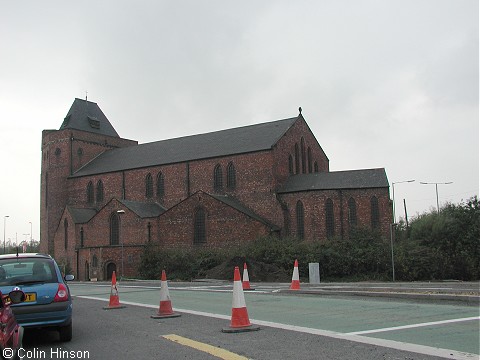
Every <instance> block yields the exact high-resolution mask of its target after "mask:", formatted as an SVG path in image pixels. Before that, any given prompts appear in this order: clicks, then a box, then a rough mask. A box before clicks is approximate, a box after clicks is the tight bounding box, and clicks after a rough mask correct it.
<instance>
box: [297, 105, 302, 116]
mask: <svg viewBox="0 0 480 360" xmlns="http://www.w3.org/2000/svg"><path fill="white" fill-rule="evenodd" d="M298 112H299V114H298V115H302V107H301V106H300V107H299V108H298Z"/></svg>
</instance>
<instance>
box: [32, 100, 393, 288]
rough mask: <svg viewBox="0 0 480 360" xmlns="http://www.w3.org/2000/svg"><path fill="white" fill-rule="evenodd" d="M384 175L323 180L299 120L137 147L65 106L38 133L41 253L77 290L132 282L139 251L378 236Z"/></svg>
mask: <svg viewBox="0 0 480 360" xmlns="http://www.w3.org/2000/svg"><path fill="white" fill-rule="evenodd" d="M391 219H392V208H391V201H390V196H389V183H388V180H387V176H386V173H385V170H384V169H383V168H382V169H366V170H350V171H338V172H330V171H329V160H328V158H327V156H326V155H325V152H324V151H323V149H322V147H321V146H320V145H319V143H318V142H317V140H316V138H315V136H314V134H313V133H312V131H311V130H310V128H309V127H308V125H307V123H306V121H305V119H304V118H303V116H302V114H301V112H300V113H299V115H298V116H296V117H293V118H289V119H284V120H278V121H273V122H267V123H262V124H257V125H251V126H244V127H239V128H233V129H228V130H222V131H216V132H212V133H207V134H200V135H193V136H186V137H181V138H175V139H169V140H162V141H157V142H152V143H147V144H138V142H137V141H133V140H128V139H123V138H120V137H119V135H118V134H117V132H116V131H115V129H114V128H113V126H112V125H111V123H110V121H109V120H108V119H107V117H106V116H105V115H104V114H103V112H102V111H101V110H100V108H99V107H98V105H97V104H96V103H93V102H89V101H86V100H80V99H75V101H74V102H73V105H72V107H71V108H70V111H69V112H68V114H67V116H66V117H65V119H64V121H63V123H62V125H61V126H60V128H59V129H58V130H44V131H43V133H42V174H41V229H40V237H41V242H40V248H41V251H42V252H47V253H50V254H52V255H53V256H54V257H55V258H56V259H57V261H58V262H60V263H63V264H66V265H67V266H68V267H69V268H70V269H71V270H72V271H73V272H74V273H75V274H76V276H77V278H78V279H80V280H88V279H92V278H97V279H99V280H100V279H108V278H110V277H111V273H112V271H113V270H116V272H117V274H121V273H122V272H123V274H124V275H125V276H135V275H136V271H137V266H138V264H139V261H140V256H141V254H142V252H143V249H144V246H145V244H147V243H148V242H153V243H156V244H159V245H160V246H161V247H164V248H169V247H182V248H216V247H228V246H232V245H236V244H240V243H243V242H246V241H251V240H254V239H256V238H258V237H262V236H266V235H275V236H282V237H287V236H290V237H297V238H299V239H305V240H306V241H328V239H329V238H333V237H338V238H342V239H346V238H348V237H349V234H350V232H351V230H352V229H353V228H354V227H367V228H374V229H378V230H379V231H380V232H381V233H382V234H383V235H384V236H388V234H389V224H390V222H391Z"/></svg>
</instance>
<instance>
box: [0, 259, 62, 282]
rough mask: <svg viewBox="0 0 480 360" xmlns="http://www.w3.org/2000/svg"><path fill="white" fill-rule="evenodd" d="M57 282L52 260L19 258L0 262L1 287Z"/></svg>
mask: <svg viewBox="0 0 480 360" xmlns="http://www.w3.org/2000/svg"><path fill="white" fill-rule="evenodd" d="M52 282H57V276H56V273H55V266H54V264H53V261H52V260H49V259H42V258H18V259H16V258H15V259H1V260H0V286H1V285H21V284H29V283H52Z"/></svg>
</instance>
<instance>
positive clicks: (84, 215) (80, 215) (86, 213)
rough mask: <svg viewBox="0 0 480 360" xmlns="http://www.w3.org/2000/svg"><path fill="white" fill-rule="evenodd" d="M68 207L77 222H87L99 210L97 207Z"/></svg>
mask: <svg viewBox="0 0 480 360" xmlns="http://www.w3.org/2000/svg"><path fill="white" fill-rule="evenodd" d="M67 209H68V211H69V212H70V215H72V219H73V222H74V223H75V224H86V223H87V222H89V221H90V219H91V218H93V217H94V216H95V215H96V214H97V210H95V209H88V208H87V209H80V208H74V207H71V206H67Z"/></svg>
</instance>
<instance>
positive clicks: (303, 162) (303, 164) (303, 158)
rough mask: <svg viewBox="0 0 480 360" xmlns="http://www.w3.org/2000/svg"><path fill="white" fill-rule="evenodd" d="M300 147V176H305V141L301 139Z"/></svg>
mask: <svg viewBox="0 0 480 360" xmlns="http://www.w3.org/2000/svg"><path fill="white" fill-rule="evenodd" d="M300 147H301V151H302V174H305V173H306V172H307V154H306V151H305V140H304V139H303V137H302V139H301V140H300Z"/></svg>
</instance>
